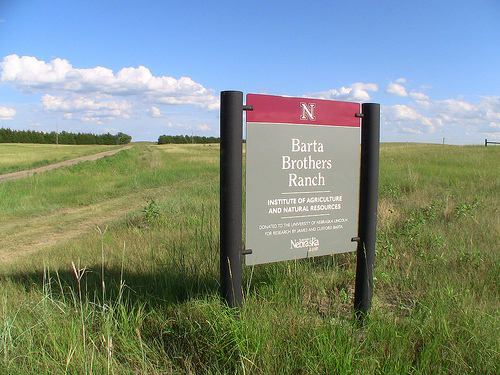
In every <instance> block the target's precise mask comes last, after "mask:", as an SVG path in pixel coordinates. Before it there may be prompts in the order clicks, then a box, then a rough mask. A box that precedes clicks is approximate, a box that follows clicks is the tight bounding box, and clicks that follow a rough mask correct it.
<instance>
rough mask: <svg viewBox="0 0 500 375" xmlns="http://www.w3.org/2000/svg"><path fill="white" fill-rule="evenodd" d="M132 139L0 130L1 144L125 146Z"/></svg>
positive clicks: (122, 135)
mask: <svg viewBox="0 0 500 375" xmlns="http://www.w3.org/2000/svg"><path fill="white" fill-rule="evenodd" d="M131 140H132V137H131V136H130V135H128V134H125V133H121V132H120V133H118V134H116V135H112V134H110V133H107V134H100V135H97V134H92V133H78V134H76V133H68V132H65V131H62V132H61V133H56V132H50V133H45V132H37V131H33V130H11V129H5V128H0V143H41V144H56V143H58V144H61V145H124V144H126V143H129V142H130V141H131Z"/></svg>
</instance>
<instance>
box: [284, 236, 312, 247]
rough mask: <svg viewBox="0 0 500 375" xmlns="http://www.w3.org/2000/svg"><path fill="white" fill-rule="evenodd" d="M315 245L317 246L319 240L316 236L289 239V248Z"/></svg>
mask: <svg viewBox="0 0 500 375" xmlns="http://www.w3.org/2000/svg"><path fill="white" fill-rule="evenodd" d="M317 246H319V240H318V239H317V238H316V237H311V238H300V239H298V240H290V249H302V248H304V247H317Z"/></svg>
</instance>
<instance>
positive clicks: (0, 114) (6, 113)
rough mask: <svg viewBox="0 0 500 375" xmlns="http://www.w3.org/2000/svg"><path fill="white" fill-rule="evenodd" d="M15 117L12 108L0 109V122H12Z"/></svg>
mask: <svg viewBox="0 0 500 375" xmlns="http://www.w3.org/2000/svg"><path fill="white" fill-rule="evenodd" d="M15 115H16V110H15V109H14V108H7V107H0V121H5V120H12V119H13V118H14V116H15Z"/></svg>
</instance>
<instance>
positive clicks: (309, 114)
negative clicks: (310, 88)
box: [300, 102, 316, 121]
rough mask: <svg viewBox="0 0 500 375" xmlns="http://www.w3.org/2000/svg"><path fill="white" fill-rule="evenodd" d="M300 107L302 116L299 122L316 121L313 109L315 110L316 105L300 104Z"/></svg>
mask: <svg viewBox="0 0 500 375" xmlns="http://www.w3.org/2000/svg"><path fill="white" fill-rule="evenodd" d="M300 106H301V108H302V116H300V119H301V120H311V121H316V116H314V108H316V104H314V103H304V102H301V103H300Z"/></svg>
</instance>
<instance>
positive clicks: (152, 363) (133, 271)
mask: <svg viewBox="0 0 500 375" xmlns="http://www.w3.org/2000/svg"><path fill="white" fill-rule="evenodd" d="M218 155H219V148H218V146H201V145H183V146H180V145H168V146H151V145H136V146H135V147H134V148H132V149H130V150H127V151H122V152H120V153H118V154H116V155H114V156H112V157H109V158H105V159H102V160H98V161H94V162H89V163H84V164H79V165H76V166H72V167H68V168H63V169H60V170H54V171H50V172H47V173H44V174H41V175H35V176H31V177H29V178H26V179H21V180H15V181H7V182H5V183H3V184H2V185H0V207H2V208H1V209H0V210H1V211H0V212H1V214H0V215H1V216H0V228H3V227H2V225H5V226H6V225H7V224H8V223H9V220H19V223H20V224H19V225H21V224H23V225H24V227H23V229H21V227H19V228H18V229H16V230H17V231H24V233H25V234H26V235H29V233H30V231H31V230H33V229H34V228H32V227H33V226H35V224H34V221H33V218H35V217H42V218H47V220H49V218H51V217H52V216H54V215H56V216H57V215H58V213H59V212H61V210H62V211H64V212H65V216H64V217H63V216H57V217H58V220H67V221H65V223H66V224H65V225H67V226H62V228H61V229H60V232H61V233H59V234H60V235H61V236H62V234H64V232H68V233H73V235H71V236H66V237H64V236H62V237H61V238H63V239H61V240H60V241H58V242H57V243H55V244H51V245H50V246H39V245H36V246H38V248H37V250H36V251H32V252H29V253H27V254H26V255H25V256H22V257H18V258H16V260H12V261H4V262H3V264H2V265H1V266H0V373H8V374H27V373H29V374H35V373H36V374H73V373H75V374H76V373H78V374H81V373H84V374H406V373H408V374H469V373H470V374H497V373H499V372H500V339H499V338H500V312H499V311H500V302H499V301H500V298H499V297H500V252H499V251H498V250H499V248H500V219H499V218H500V215H499V212H498V211H499V203H500V173H498V165H499V163H500V148H496V147H488V148H484V147H478V146H476V147H467V146H441V145H416V144H415V145H414V144H409V145H406V144H384V145H382V148H381V168H380V190H379V192H380V193H379V197H380V198H379V230H378V237H377V258H376V266H375V278H376V280H375V289H374V299H373V308H372V310H371V312H370V315H369V317H368V319H367V321H366V323H365V325H364V326H360V325H358V324H357V323H356V321H355V320H354V319H353V315H352V304H353V300H352V299H353V291H354V279H355V256H354V254H353V253H349V254H340V255H336V256H334V257H323V258H317V259H303V260H298V261H289V262H281V263H276V264H269V265H261V266H256V267H252V268H249V267H246V268H244V277H243V284H244V305H243V308H242V310H241V313H240V318H239V319H236V318H235V316H234V314H233V313H232V312H231V311H229V310H228V309H227V308H226V307H224V306H223V304H221V302H220V300H219V297H218V286H219V280H218V279H219V275H218V270H219V261H218V257H219V255H218V248H219V233H218V231H219V227H218V178H219V175H218ZM99 207H105V210H103V211H97V210H98V208H99ZM84 210H88V211H89V213H88V215H90V216H91V213H92V212H94V210H95V212H99V213H98V214H97V216H102V217H101V218H99V217H95V218H92V217H90V218H89V219H88V220H87V221H85V223H86V226H84V225H81V224H79V227H78V228H79V229H80V230H79V231H73V229H74V228H73V227H72V226H74V225H76V224H72V223H73V222H72V221H71V220H70V218H71V217H72V215H75V213H76V212H81V211H84ZM85 212H87V211H85ZM112 212H115V213H116V215H112V214H111V213H112ZM16 218H18V219H16ZM104 218H106V220H104ZM92 220H94V221H92ZM30 223H31V224H30ZM96 223H97V225H96ZM80 227H82V228H80ZM12 235H13V236H14V235H15V233H14V234H12ZM54 235H58V232H57V231H56V232H55V234H54ZM16 238H17V237H16ZM33 243H34V244H36V243H37V242H36V240H33ZM33 246H35V245H33Z"/></svg>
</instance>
